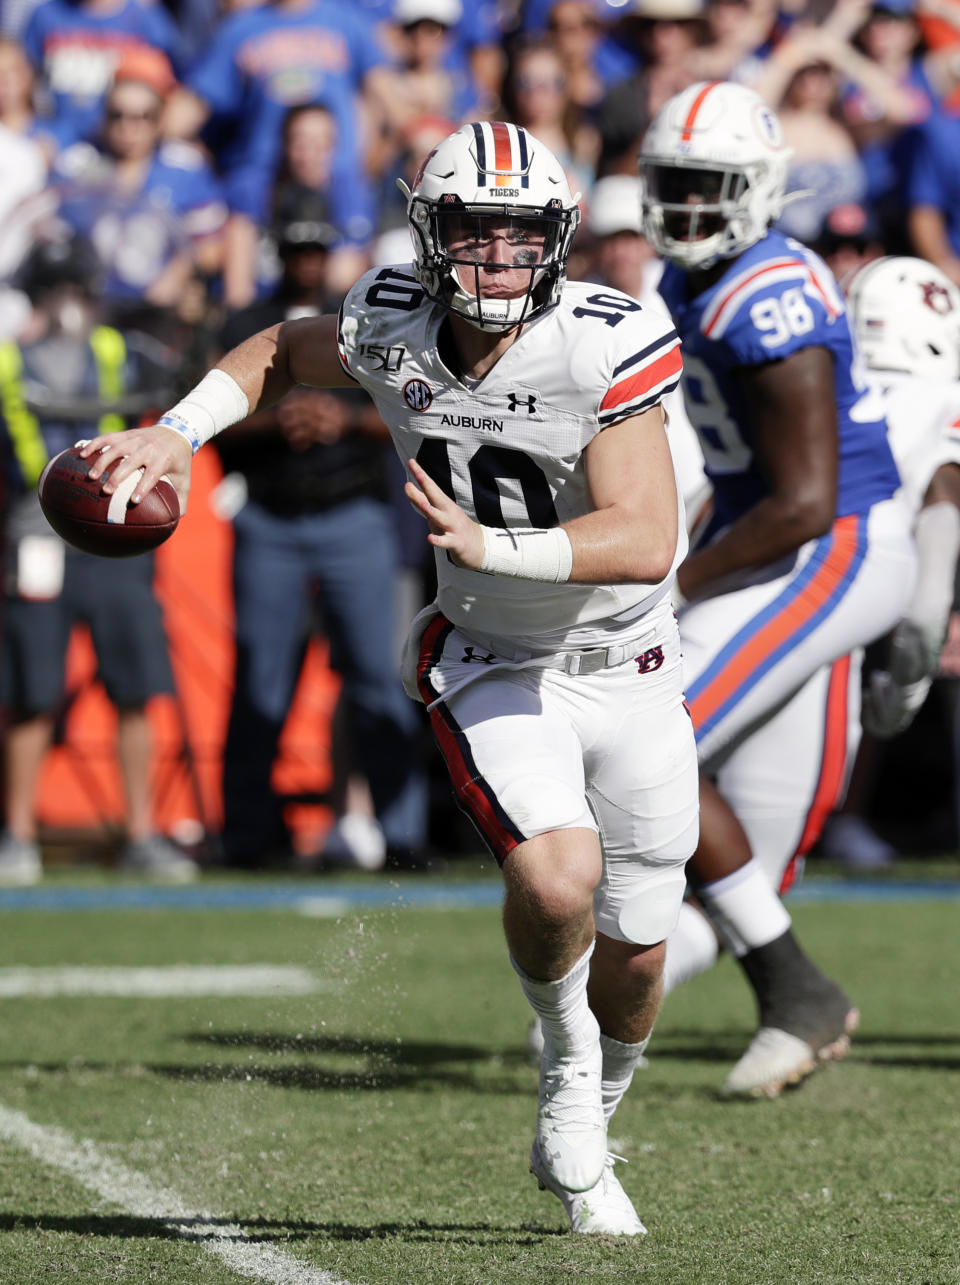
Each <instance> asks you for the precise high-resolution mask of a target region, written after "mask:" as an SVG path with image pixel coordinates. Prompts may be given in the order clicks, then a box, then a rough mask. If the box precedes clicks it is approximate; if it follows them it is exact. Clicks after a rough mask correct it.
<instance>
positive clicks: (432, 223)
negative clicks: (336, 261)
mask: <svg viewBox="0 0 960 1285" xmlns="http://www.w3.org/2000/svg"><path fill="white" fill-rule="evenodd" d="M398 184H399V186H400V187H401V189H402V190H403V191H404V192H405V194H406V196H407V218H408V219H409V222H410V229H411V233H412V236H413V244H414V271H415V273H416V275H417V278H418V279H419V281H420V284H421V285H422V286H423V288H424V290H425V291H426V293H427V294H428V295H429V297H430V298H431V299H433V300H435V301H436V302H437V303H439V304H441V305H442V306H443V307H444V308H447V309H448V310H449V311H450V312H453V313H456V315H457V316H458V317H463V318H464V319H465V320H467V321H469V322H471V323H472V324H473V325H475V326H477V327H479V328H480V329H481V330H512V329H513V328H514V327H515V326H518V325H519V324H520V323H521V322H524V321H529V320H530V318H531V317H535V316H537V315H538V314H539V313H542V312H546V311H547V309H549V308H553V307H555V306H556V304H557V302H558V301H559V299H560V290H561V288H562V286H563V282H564V280H565V278H566V268H567V256H568V254H569V253H570V244H571V242H572V241H573V234H574V232H575V231H576V228H577V224H578V223H579V222H580V207H579V206H578V204H577V201H578V199H579V195H580V194H579V193H577V196H576V197H574V196H572V195H571V192H570V187H569V184H568V183H567V178H566V175H565V174H564V172H563V167H562V166H561V165H560V162H559V161H558V160H557V159H556V157H555V156H554V155H553V153H552V152H551V151H550V149H549V148H548V147H546V146H544V144H543V143H541V142H540V141H539V140H538V139H536V138H534V137H533V135H532V134H529V133H527V131H526V130H525V129H523V128H522V127H521V126H519V125H512V124H507V123H506V122H504V121H476V122H474V123H473V124H469V125H462V126H461V127H460V128H459V129H458V130H457V131H456V133H454V134H451V135H450V136H449V137H448V138H445V139H444V140H443V142H442V143H440V144H439V145H438V146H437V147H435V148H434V149H433V151H432V152H431V153H430V155H429V156H427V158H426V159H425V160H424V162H423V164H422V165H421V166H420V169H419V171H418V173H417V176H416V178H415V179H414V181H413V187H412V188H408V187H407V186H406V184H405V183H404V182H403V181H402V180H398ZM491 228H496V229H497V231H498V235H497V237H496V238H495V240H496V241H497V242H498V243H499V246H500V247H503V248H502V249H500V248H498V249H497V251H496V253H497V254H498V255H502V256H503V257H504V258H507V257H509V259H510V262H501V261H500V259H498V260H497V261H495V262H490V261H489V260H485V261H484V262H483V265H482V266H483V267H484V268H494V269H500V268H502V269H517V268H521V269H526V270H527V272H528V273H529V284H528V285H527V288H526V291H525V292H524V293H523V294H522V295H519V296H518V297H515V298H502V297H490V294H489V291H488V293H487V296H486V297H485V296H484V295H483V294H482V293H481V289H480V275H479V268H480V255H481V253H482V247H483V246H484V245H485V244H486V245H489V244H490V241H491V237H490V235H489V230H490V229H491ZM541 247H542V248H541ZM458 268H459V269H461V270H463V269H468V270H471V271H472V273H473V289H472V290H471V289H469V288H468V287H466V286H464V285H463V284H462V283H461V280H460V275H459V274H458ZM467 275H468V272H464V276H465V277H466V276H467Z"/></svg>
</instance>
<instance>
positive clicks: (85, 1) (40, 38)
mask: <svg viewBox="0 0 960 1285" xmlns="http://www.w3.org/2000/svg"><path fill="white" fill-rule="evenodd" d="M23 44H24V48H25V49H26V51H27V56H28V57H29V59H30V61H31V62H32V64H33V66H34V69H35V70H36V72H37V73H38V75H40V76H41V77H42V78H43V81H44V83H45V84H46V86H47V88H48V90H49V92H50V96H51V99H52V104H53V120H52V122H51V125H52V129H53V132H54V133H55V134H56V137H57V139H58V141H59V143H60V145H61V146H67V145H68V144H70V143H74V142H76V141H77V140H79V139H85V138H91V137H93V136H94V135H95V134H96V132H97V129H98V128H99V125H100V118H101V115H102V112H103V102H104V98H105V97H106V94H107V91H108V90H109V88H110V86H111V84H112V83H113V77H114V73H115V72H116V69H117V67H118V65H119V63H120V61H121V59H122V58H123V57H124V56H125V55H126V54H127V53H129V51H130V50H131V49H136V48H139V47H142V46H147V47H149V48H153V49H158V50H160V51H161V52H162V53H164V54H166V55H167V57H168V58H169V59H170V61H171V62H172V63H173V65H174V66H175V67H179V66H180V38H179V36H178V34H177V29H176V26H175V25H174V23H173V20H172V19H171V17H170V15H169V14H168V13H167V11H166V10H165V9H164V7H163V5H160V4H149V3H146V2H145V0H43V3H41V4H39V5H37V7H36V9H34V11H33V13H32V14H31V15H30V18H29V20H28V22H27V25H26V28H25V30H24V34H23Z"/></svg>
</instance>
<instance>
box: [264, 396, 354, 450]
mask: <svg viewBox="0 0 960 1285" xmlns="http://www.w3.org/2000/svg"><path fill="white" fill-rule="evenodd" d="M277 423H278V424H279V426H280V431H281V432H282V433H283V435H284V437H285V438H286V439H287V441H288V442H289V444H290V445H291V446H292V447H293V449H294V450H295V451H305V450H306V449H307V447H308V446H313V445H314V444H315V443H317V442H320V443H323V444H324V445H330V443H332V442H339V440H340V438H341V437H342V436H343V435H344V433H345V432H346V431H347V429H348V428H349V427H350V410H349V407H348V406H347V404H346V403H345V402H344V401H343V399H342V398H340V397H334V396H333V394H332V393H325V392H322V391H320V390H319V389H310V390H303V391H299V390H298V391H297V392H293V393H288V394H287V395H286V397H284V399H283V400H282V401H281V402H278V403H277Z"/></svg>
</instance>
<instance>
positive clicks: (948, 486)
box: [667, 257, 960, 1060]
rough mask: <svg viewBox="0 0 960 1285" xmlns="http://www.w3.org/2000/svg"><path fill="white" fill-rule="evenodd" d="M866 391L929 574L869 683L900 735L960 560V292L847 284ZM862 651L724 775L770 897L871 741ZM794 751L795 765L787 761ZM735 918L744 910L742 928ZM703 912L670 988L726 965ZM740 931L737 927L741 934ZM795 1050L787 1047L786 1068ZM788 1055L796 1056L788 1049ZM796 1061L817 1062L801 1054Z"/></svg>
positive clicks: (901, 275)
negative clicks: (709, 945) (705, 939)
mask: <svg viewBox="0 0 960 1285" xmlns="http://www.w3.org/2000/svg"><path fill="white" fill-rule="evenodd" d="M844 284H845V285H846V287H847V291H848V304H849V309H850V317H851V321H852V323H853V328H854V333H855V335H856V338H857V341H858V346H859V349H860V352H861V354H862V356H863V358H864V360H865V362H866V365H867V367H868V370H867V381H868V382H869V384H870V385H871V387H872V388H873V389H874V390H875V391H876V393H877V394H878V396H880V397H882V399H883V404H884V408H885V412H886V418H887V423H888V426H889V440H890V444H891V447H892V449H893V454H894V458H895V459H896V461H897V465H898V468H899V470H900V475H901V477H902V479H903V485H904V492H905V495H906V498H907V500H908V501H909V504H910V508H911V511H912V512H913V513H914V514H915V515H916V516H915V521H914V536H915V540H916V545H917V551H918V555H919V556H918V574H917V581H916V586H915V588H914V590H913V594H912V597H911V598H910V600H909V603H908V604H907V607H906V611H905V612H904V615H903V617H902V619H901V620H900V621H899V622H898V623H897V625H896V627H895V628H894V630H893V632H892V634H891V636H890V639H889V642H888V647H887V664H886V666H885V668H883V669H879V670H874V671H873V672H872V673H870V675H869V677H868V680H867V685H866V691H865V693H864V697H863V709H862V722H863V726H864V727H865V728H866V729H867V730H868V731H869V732H871V733H872V734H873V735H875V736H879V737H890V736H894V735H896V734H897V733H899V732H901V731H903V730H904V729H905V728H906V727H907V726H909V723H910V721H911V719H912V718H913V716H914V714H915V713H916V711H917V709H919V707H920V705H921V704H922V703H923V700H924V699H925V697H926V695H927V692H928V691H929V689H930V682H931V678H932V676H933V675H934V674H935V672H936V670H937V665H938V661H939V656H940V651H941V648H942V646H943V641H944V638H945V636H946V631H947V622H948V618H949V613H950V608H951V605H952V603H953V592H954V579H955V575H956V565H957V557H958V553H960V290H958V289H957V287H956V286H955V285H954V284H953V283H952V282H951V281H950V280H949V278H948V277H946V276H945V275H944V274H943V273H942V272H941V271H940V270H939V269H938V268H936V267H934V266H933V265H932V264H930V263H927V262H926V261H924V260H922V259H913V258H902V257H889V258H883V259H878V260H875V261H874V262H872V263H870V264H868V265H867V266H865V267H863V268H861V269H859V270H858V271H857V272H856V273H855V274H854V275H853V277H852V278H851V279H850V280H849V281H848V282H845V283H844ZM862 660H863V653H862V649H859V648H858V649H857V650H856V651H855V652H854V653H853V654H852V655H851V656H847V657H842V658H841V659H840V660H838V661H836V662H835V663H834V664H832V665H827V666H824V667H823V668H822V669H821V670H820V671H819V672H818V673H817V674H815V675H814V676H813V678H812V679H810V680H809V682H808V683H807V684H806V685H805V687H804V689H803V690H802V691H801V692H800V693H798V694H797V696H796V697H794V699H792V700H790V701H788V702H787V703H786V704H785V705H784V706H783V707H782V709H780V710H779V711H778V712H777V713H776V714H775V715H774V716H773V717H772V718H770V719H768V720H767V721H766V722H765V723H763V724H762V725H761V726H760V727H759V728H758V729H757V730H756V731H755V732H754V734H753V735H752V736H750V737H749V738H748V739H747V740H745V741H744V742H743V744H742V745H741V746H740V747H739V748H738V750H737V752H736V754H734V755H733V756H731V759H730V760H729V761H728V762H727V763H726V764H724V765H723V766H722V767H721V769H720V771H719V773H718V778H717V779H718V783H719V785H720V788H721V790H722V791H723V792H724V795H725V797H727V798H729V799H732V800H733V804H734V810H735V812H736V814H737V816H738V817H739V818H740V819H741V820H743V821H744V824H745V827H746V829H747V832H748V834H749V835H750V840H751V844H752V848H753V852H754V854H755V858H756V861H757V862H758V863H759V865H760V867H761V868H762V870H763V872H764V874H765V875H766V878H767V881H768V883H769V886H770V887H771V888H773V889H779V890H781V891H783V890H785V889H787V888H789V887H790V886H791V885H792V884H793V883H794V881H795V880H796V878H797V877H798V875H799V872H800V866H801V865H802V855H803V853H805V852H806V851H807V850H808V848H809V847H810V846H812V844H813V843H814V842H815V840H816V838H817V835H818V833H819V831H820V828H821V827H822V825H823V822H824V820H825V817H826V815H827V813H828V811H829V809H830V807H831V806H833V804H834V803H835V802H836V801H837V799H838V796H839V795H840V794H841V793H842V789H843V785H844V782H845V781H846V779H847V778H848V776H849V770H850V767H851V765H852V762H853V758H854V756H855V754H856V750H857V746H858V744H859V740H860V726H861V710H860V696H861V665H862ZM785 746H788V747H790V752H789V754H785V753H784V747H785ZM736 913H737V911H736V909H735V910H734V915H736ZM692 916H693V912H692V911H691V910H690V909H689V908H685V912H684V916H683V919H682V927H681V928H680V930H679V931H678V933H677V934H675V935H672V936H671V938H670V940H669V941H668V943H667V974H668V985H671V986H672V985H673V984H675V982H676V981H677V976H676V974H677V972H678V971H679V970H681V969H685V974H686V977H691V976H693V975H695V974H696V973H698V972H702V971H703V970H704V969H705V968H706V967H708V966H709V964H710V963H711V962H712V959H713V958H714V957H715V952H713V953H712V954H711V952H709V951H705V952H702V953H700V954H699V955H698V954H697V953H696V952H695V951H692V950H690V949H689V942H687V941H686V940H685V933H687V932H689V936H690V940H691V941H695V939H696V931H697V930H696V926H695V925H694V926H693V927H692V928H691V927H690V920H691V919H692ZM738 922H739V921H738V920H736V919H732V920H731V925H730V927H731V928H732V929H733V930H736V928H737V924H738ZM783 1047H784V1045H783V1044H782V1042H780V1043H779V1044H778V1052H777V1055H778V1056H779V1055H780V1053H781V1052H782V1049H783ZM785 1047H787V1048H788V1047H789V1046H788V1045H787V1046H785ZM796 1052H797V1056H798V1058H799V1059H803V1058H804V1057H806V1058H807V1059H808V1060H809V1051H805V1050H803V1049H797V1050H796Z"/></svg>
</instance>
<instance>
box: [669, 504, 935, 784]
mask: <svg viewBox="0 0 960 1285" xmlns="http://www.w3.org/2000/svg"><path fill="white" fill-rule="evenodd" d="M915 573H916V556H915V553H914V547H913V540H912V537H911V535H910V514H909V511H908V508H907V506H906V504H905V502H904V501H903V500H902V499H901V497H900V496H899V495H898V496H895V497H894V498H893V499H890V500H885V501H884V502H883V503H881V504H876V505H874V506H873V508H872V509H871V510H870V512H869V514H867V515H862V516H858V515H852V516H849V517H842V518H838V519H837V520H836V522H835V523H834V524H833V527H832V528H831V530H830V531H829V532H828V533H827V534H826V535H825V536H823V537H821V538H820V539H818V540H811V541H809V542H808V543H807V544H805V545H804V546H803V548H802V549H801V550H800V551H799V553H798V554H797V555H796V556H795V557H791V558H789V559H784V560H783V562H782V563H779V564H777V565H776V566H773V567H770V568H767V569H766V571H765V573H762V574H759V575H757V574H754V575H753V576H752V577H751V578H750V579H749V581H748V582H745V583H743V584H742V585H740V586H739V587H736V588H733V589H731V590H730V591H729V592H727V593H721V594H718V595H717V596H716V597H713V598H707V599H704V600H703V601H702V602H694V603H691V604H690V605H689V606H687V607H685V608H684V609H683V611H682V612H681V614H680V638H681V643H682V647H683V673H684V684H685V686H686V690H687V703H688V705H689V707H690V711H691V714H692V715H693V724H694V728H695V731H696V736H697V752H698V754H699V758H700V764H701V766H702V767H704V768H706V769H707V770H708V771H710V772H711V773H715V772H716V771H717V770H718V769H719V767H720V765H721V764H722V762H723V760H724V757H725V756H727V755H729V754H730V753H731V752H732V751H733V750H734V749H735V748H736V746H737V745H738V744H739V743H740V741H742V740H743V739H744V738H746V737H748V736H752V735H754V734H755V731H756V729H757V728H758V727H759V726H760V725H761V724H762V723H763V722H765V721H766V720H767V719H769V718H770V717H771V716H772V715H773V714H774V713H776V711H777V710H778V709H780V708H781V706H783V705H784V703H785V702H786V701H788V700H789V699H790V698H791V697H792V696H794V695H795V693H797V692H798V691H799V690H800V688H801V687H802V686H803V685H804V684H805V683H806V682H807V681H808V680H809V679H810V678H812V676H813V675H814V674H815V673H816V672H817V671H818V670H819V669H821V668H822V667H823V666H825V665H830V664H832V662H833V661H835V660H837V659H838V658H839V657H841V656H845V655H847V654H849V653H850V652H852V651H853V650H854V649H855V648H857V647H860V646H864V645H866V644H867V643H869V642H872V641H873V640H874V639H875V638H879V637H880V636H881V635H882V634H885V633H886V632H888V630H890V629H892V628H893V626H894V625H895V624H896V623H897V621H898V620H899V619H900V617H901V615H902V614H903V611H904V609H905V608H906V606H907V603H908V601H909V598H910V594H911V592H912V589H913V582H914V577H915ZM783 753H784V754H786V755H788V756H789V755H790V754H791V747H790V746H789V745H786V746H784V748H783Z"/></svg>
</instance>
